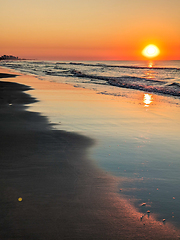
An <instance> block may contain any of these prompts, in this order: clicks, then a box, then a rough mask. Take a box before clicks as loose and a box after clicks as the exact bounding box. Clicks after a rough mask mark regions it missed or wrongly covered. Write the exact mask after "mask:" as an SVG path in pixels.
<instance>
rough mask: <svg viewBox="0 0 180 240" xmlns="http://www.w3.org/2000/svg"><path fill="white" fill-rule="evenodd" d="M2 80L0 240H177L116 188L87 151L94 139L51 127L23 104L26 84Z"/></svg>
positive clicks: (44, 118) (170, 232) (114, 181)
mask: <svg viewBox="0 0 180 240" xmlns="http://www.w3.org/2000/svg"><path fill="white" fill-rule="evenodd" d="M1 84H2V83H0V94H1V97H2V98H1V104H0V129H1V140H0V143H1V144H0V160H1V162H0V165H1V167H0V205H1V207H0V215H1V219H0V222H1V229H0V239H24V240H25V239H34V240H36V239H38V240H39V239H45V240H46V239H47V240H51V239H52V240H54V239H179V238H178V237H177V234H178V233H177V232H176V231H175V230H173V228H171V226H168V225H164V224H163V223H158V222H156V221H154V220H153V219H151V218H150V219H148V218H147V217H144V219H143V221H141V220H140V213H138V212H136V210H135V209H134V208H133V207H131V206H130V205H129V204H128V203H127V202H126V201H125V200H124V199H123V198H121V197H120V196H119V195H118V194H117V193H116V187H115V186H116V181H117V180H116V179H115V178H112V177H110V176H108V175H107V174H105V173H103V172H101V171H100V170H98V169H97V168H95V167H94V166H93V164H92V163H91V161H90V160H89V159H88V157H87V150H88V148H89V147H90V146H92V144H94V142H93V140H91V139H90V138H87V137H84V136H80V135H77V134H73V133H68V132H65V131H59V130H53V129H52V128H51V126H50V124H49V122H48V120H47V118H46V117H43V116H41V115H40V114H39V113H33V112H28V111H27V110H26V107H25V105H24V103H33V102H34V101H36V100H35V99H33V98H31V97H30V96H29V95H27V94H25V93H23V91H24V90H26V88H27V87H26V86H23V85H19V84H16V83H14V84H13V85H12V84H9V83H7V82H6V83H3V84H4V85H1ZM1 86H3V88H1ZM25 95H26V96H25ZM12 96H16V98H14V97H12ZM9 99H11V103H10V104H9V102H8V100H9ZM18 198H22V201H18Z"/></svg>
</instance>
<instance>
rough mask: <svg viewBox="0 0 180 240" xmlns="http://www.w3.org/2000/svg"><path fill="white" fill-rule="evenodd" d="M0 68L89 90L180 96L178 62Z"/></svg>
mask: <svg viewBox="0 0 180 240" xmlns="http://www.w3.org/2000/svg"><path fill="white" fill-rule="evenodd" d="M0 66H3V67H7V68H11V69H14V70H17V71H20V72H22V73H30V74H34V75H37V76H49V77H50V76H53V77H64V81H65V82H70V83H73V84H77V85H79V86H84V87H89V88H90V87H91V88H98V87H99V88H98V89H104V88H102V86H116V87H121V88H126V89H135V90H140V91H146V92H151V93H159V94H165V95H170V96H180V61H156V62H153V61H139V62H138V61H134V62H133V61H120V62H117V61H114V62H112V61H111V62H53V61H49V62H47V61H11V62H10V61H9V62H6V61H1V62H0ZM54 80H55V78H54ZM56 81H58V78H56ZM97 85H98V86H97ZM106 91H107V93H108V92H109V90H108V88H106ZM114 94H115V93H114Z"/></svg>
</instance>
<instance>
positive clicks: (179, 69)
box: [59, 62, 180, 71]
mask: <svg viewBox="0 0 180 240" xmlns="http://www.w3.org/2000/svg"><path fill="white" fill-rule="evenodd" d="M59 64H61V63H59ZM62 64H65V63H62ZM66 64H70V65H74V66H78V65H79V66H87V67H104V68H128V69H146V70H147V69H148V70H149V69H154V70H177V71H180V68H176V67H153V66H152V67H146V66H133V65H130V66H128V65H107V64H101V63H96V64H89V63H76V62H70V63H66Z"/></svg>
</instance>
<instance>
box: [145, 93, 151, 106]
mask: <svg viewBox="0 0 180 240" xmlns="http://www.w3.org/2000/svg"><path fill="white" fill-rule="evenodd" d="M152 102H153V97H152V95H151V94H148V93H145V94H144V98H143V103H144V107H149V105H150V104H151V103H152Z"/></svg>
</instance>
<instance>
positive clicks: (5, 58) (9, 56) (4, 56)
mask: <svg viewBox="0 0 180 240" xmlns="http://www.w3.org/2000/svg"><path fill="white" fill-rule="evenodd" d="M0 60H19V58H18V57H15V56H12V55H3V56H1V57H0Z"/></svg>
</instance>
